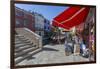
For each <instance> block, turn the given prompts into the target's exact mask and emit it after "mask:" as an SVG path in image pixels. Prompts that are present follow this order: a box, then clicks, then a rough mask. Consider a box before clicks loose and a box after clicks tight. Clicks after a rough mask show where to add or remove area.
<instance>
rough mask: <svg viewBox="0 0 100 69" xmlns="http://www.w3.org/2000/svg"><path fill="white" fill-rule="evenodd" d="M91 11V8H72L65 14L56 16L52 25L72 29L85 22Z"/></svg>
mask: <svg viewBox="0 0 100 69" xmlns="http://www.w3.org/2000/svg"><path fill="white" fill-rule="evenodd" d="M89 9H90V8H89V7H82V6H71V7H70V8H68V9H66V10H65V11H64V12H62V13H61V14H59V15H58V16H56V17H55V18H54V19H53V21H52V22H53V23H52V25H53V26H57V27H62V28H65V29H70V28H72V27H74V26H76V25H79V24H80V23H82V22H84V20H85V19H86V17H87V15H88V13H89Z"/></svg>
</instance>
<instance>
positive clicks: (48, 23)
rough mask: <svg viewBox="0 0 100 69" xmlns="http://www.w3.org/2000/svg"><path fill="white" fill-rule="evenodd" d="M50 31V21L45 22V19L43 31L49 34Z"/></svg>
mask: <svg viewBox="0 0 100 69" xmlns="http://www.w3.org/2000/svg"><path fill="white" fill-rule="evenodd" d="M50 30H51V27H50V21H49V20H47V19H45V20H44V31H46V32H50Z"/></svg>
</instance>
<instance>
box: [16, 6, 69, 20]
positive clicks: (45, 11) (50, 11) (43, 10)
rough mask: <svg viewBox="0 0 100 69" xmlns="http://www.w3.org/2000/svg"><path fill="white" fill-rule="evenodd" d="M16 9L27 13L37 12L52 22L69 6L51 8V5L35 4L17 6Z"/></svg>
mask: <svg viewBox="0 0 100 69" xmlns="http://www.w3.org/2000/svg"><path fill="white" fill-rule="evenodd" d="M15 6H16V7H19V8H21V9H24V10H27V11H35V12H37V13H40V14H42V15H43V16H44V17H45V18H46V19H48V20H50V21H52V19H53V18H54V17H56V16H57V15H59V14H60V13H61V12H63V11H64V10H65V9H67V8H68V6H51V5H35V4H15Z"/></svg>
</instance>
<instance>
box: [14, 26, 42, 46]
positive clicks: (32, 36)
mask: <svg viewBox="0 0 100 69" xmlns="http://www.w3.org/2000/svg"><path fill="white" fill-rule="evenodd" d="M15 31H16V32H17V33H18V34H19V35H22V36H24V37H25V38H26V39H29V40H30V42H32V43H33V44H34V45H36V46H38V47H39V48H42V37H41V36H39V35H37V34H36V33H34V32H32V31H31V30H29V29H28V28H15Z"/></svg>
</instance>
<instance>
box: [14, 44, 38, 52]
mask: <svg viewBox="0 0 100 69" xmlns="http://www.w3.org/2000/svg"><path fill="white" fill-rule="evenodd" d="M32 47H36V46H35V45H33V46H30V45H27V46H23V47H19V48H17V49H15V52H20V51H21V50H24V49H28V48H32Z"/></svg>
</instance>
